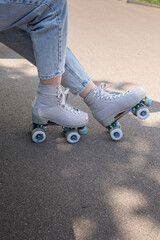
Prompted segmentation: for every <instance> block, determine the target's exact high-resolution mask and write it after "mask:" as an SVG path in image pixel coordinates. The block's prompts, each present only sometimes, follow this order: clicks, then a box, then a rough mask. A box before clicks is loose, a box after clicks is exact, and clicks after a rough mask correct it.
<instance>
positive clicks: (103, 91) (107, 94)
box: [94, 83, 130, 100]
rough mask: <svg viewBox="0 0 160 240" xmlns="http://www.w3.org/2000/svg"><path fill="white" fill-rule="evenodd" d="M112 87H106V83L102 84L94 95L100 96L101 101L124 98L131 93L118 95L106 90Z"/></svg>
mask: <svg viewBox="0 0 160 240" xmlns="http://www.w3.org/2000/svg"><path fill="white" fill-rule="evenodd" d="M111 86H112V84H111V85H109V86H106V83H101V85H100V86H98V87H97V88H96V89H95V90H94V95H96V96H98V98H101V99H103V98H104V99H106V100H107V99H109V100H111V99H116V98H120V97H124V96H125V95H126V94H129V93H130V91H127V92H125V93H118V92H116V91H113V90H112V91H106V89H108V88H110V87H111Z"/></svg>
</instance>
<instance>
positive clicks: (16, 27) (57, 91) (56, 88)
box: [0, 0, 88, 127]
mask: <svg viewBox="0 0 160 240" xmlns="http://www.w3.org/2000/svg"><path fill="white" fill-rule="evenodd" d="M18 3H19V2H18ZM0 16H1V19H2V20H3V21H2V22H0V38H1V42H3V43H4V44H6V45H8V46H11V48H12V49H14V50H17V52H18V53H20V54H21V51H22V52H24V56H25V55H26V58H27V59H28V58H30V54H31V56H32V60H33V62H34V64H36V66H37V69H38V75H39V78H40V83H41V84H40V85H39V89H38V95H37V97H36V99H35V101H34V104H33V108H32V117H33V121H34V122H36V123H38V124H47V122H48V121H53V122H55V123H57V124H59V125H62V126H66V127H81V126H84V125H86V124H87V122H88V114H87V113H84V112H82V111H80V110H78V109H75V108H73V107H71V106H69V105H66V104H65V95H66V94H67V92H66V91H65V93H63V91H62V89H61V87H60V83H61V78H62V74H63V73H64V71H65V66H64V65H65V56H66V41H67V1H66V0H46V1H43V0H37V1H34V0H33V1H32V3H31V1H29V0H26V1H25V3H24V2H23V3H19V4H17V3H16V0H15V1H14V3H13V2H9V3H8V2H6V1H4V3H2V4H0ZM11 32H12V34H13V36H12V37H11V39H12V40H11V39H10V38H9V37H8V34H11ZM15 32H16V33H19V36H20V38H21V37H22V36H24V35H23V34H24V33H25V34H26V36H27V38H25V41H27V44H28V46H29V47H31V48H30V50H29V49H26V46H24V44H23V41H22V45H23V47H24V49H25V50H22V45H21V42H20V41H18V40H19V39H18V38H17V37H16V34H15ZM22 33H23V34H22ZM5 37H6V39H5ZM22 38H23V37H22ZM28 40H29V41H28ZM28 50H29V52H28ZM33 56H34V57H33Z"/></svg>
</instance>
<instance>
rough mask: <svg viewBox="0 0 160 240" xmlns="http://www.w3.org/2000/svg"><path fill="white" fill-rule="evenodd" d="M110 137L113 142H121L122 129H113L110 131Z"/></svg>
mask: <svg viewBox="0 0 160 240" xmlns="http://www.w3.org/2000/svg"><path fill="white" fill-rule="evenodd" d="M110 136H111V138H112V140H114V141H119V140H120V139H121V138H122V137H123V132H122V130H121V129H120V128H113V129H112V130H111V131H110Z"/></svg>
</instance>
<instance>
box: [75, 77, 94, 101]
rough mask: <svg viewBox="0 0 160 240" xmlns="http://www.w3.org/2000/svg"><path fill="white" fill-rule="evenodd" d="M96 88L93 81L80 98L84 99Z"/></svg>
mask: <svg viewBox="0 0 160 240" xmlns="http://www.w3.org/2000/svg"><path fill="white" fill-rule="evenodd" d="M95 88H96V85H95V84H94V83H93V82H92V81H90V82H89V83H88V85H87V86H86V88H85V89H84V90H83V91H82V92H81V93H80V94H79V96H80V97H82V98H83V99H84V98H86V96H87V95H88V94H89V93H90V92H91V91H92V90H94V89H95Z"/></svg>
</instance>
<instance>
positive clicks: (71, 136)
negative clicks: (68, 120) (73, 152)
mask: <svg viewBox="0 0 160 240" xmlns="http://www.w3.org/2000/svg"><path fill="white" fill-rule="evenodd" d="M65 135H66V138H67V141H68V142H69V143H77V142H78V141H79V139H80V135H79V134H78V132H76V131H69V132H67V133H66V134H65Z"/></svg>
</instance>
